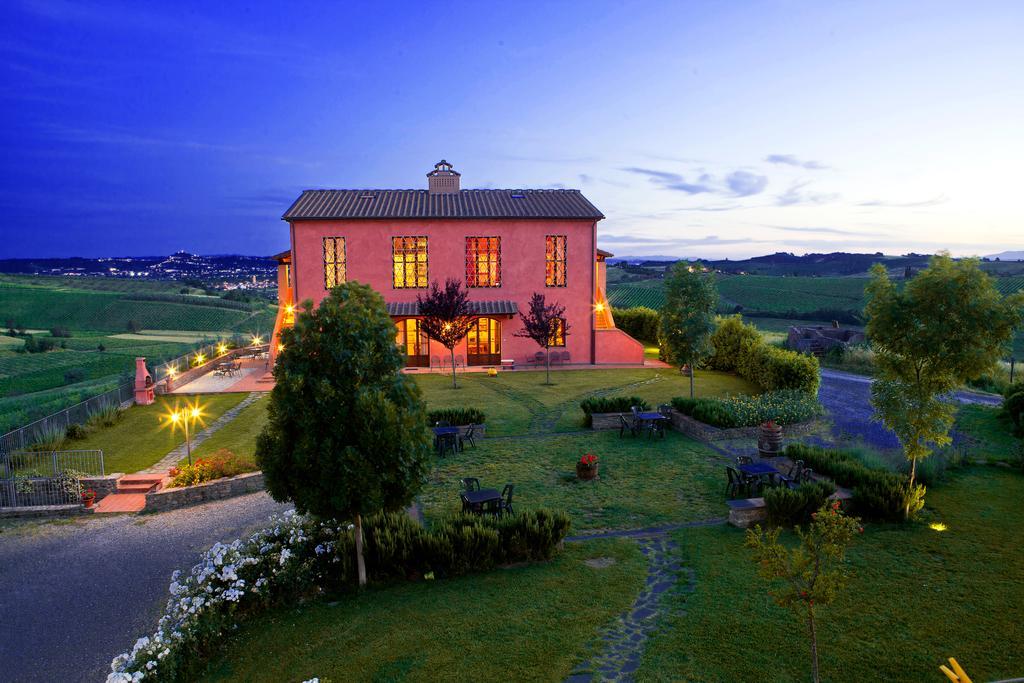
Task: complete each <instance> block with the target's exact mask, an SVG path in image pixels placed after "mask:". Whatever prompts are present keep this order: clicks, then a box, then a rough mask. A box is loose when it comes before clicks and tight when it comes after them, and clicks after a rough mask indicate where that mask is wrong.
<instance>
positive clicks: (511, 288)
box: [291, 219, 643, 363]
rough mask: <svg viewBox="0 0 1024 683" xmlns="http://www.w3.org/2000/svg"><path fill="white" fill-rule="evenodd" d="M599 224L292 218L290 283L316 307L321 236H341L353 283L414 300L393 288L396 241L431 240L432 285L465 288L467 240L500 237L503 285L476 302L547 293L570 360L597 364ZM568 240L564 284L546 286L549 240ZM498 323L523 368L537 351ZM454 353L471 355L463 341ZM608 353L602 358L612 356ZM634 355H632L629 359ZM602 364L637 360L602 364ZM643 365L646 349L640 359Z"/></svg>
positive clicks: (478, 294) (509, 353)
mask: <svg viewBox="0 0 1024 683" xmlns="http://www.w3.org/2000/svg"><path fill="white" fill-rule="evenodd" d="M595 233H596V224H595V223H594V222H593V221H586V220H520V219H498V220H468V219H459V220H427V219H424V220H421V219H415V220H395V219H387V220H356V221H346V220H330V221H295V222H294V223H292V229H291V247H292V262H293V268H294V271H293V283H292V284H293V286H294V289H295V300H296V301H297V302H302V301H304V300H306V299H311V300H313V302H314V303H318V302H319V301H320V300H321V299H322V298H323V297H324V296H325V295H326V294H327V290H326V289H325V287H324V273H323V252H322V249H323V242H322V238H324V237H344V238H345V248H346V257H347V265H348V279H349V280H350V281H352V280H355V281H358V282H363V283H366V284H369V285H370V286H372V287H373V288H374V289H376V290H377V291H379V292H380V293H381V294H383V296H384V299H385V300H386V301H415V300H416V295H417V294H419V293H422V292H423V291H424V290H422V289H395V288H394V287H393V286H392V260H391V238H392V237H399V236H420V235H425V236H426V237H427V238H428V241H427V244H428V246H427V249H428V255H429V256H428V259H429V261H428V263H429V265H428V274H427V275H428V280H429V281H430V282H433V281H434V280H437V281H439V282H442V283H443V282H444V280H445V278H448V277H455V278H458V279H459V280H462V281H463V283H465V276H466V241H465V238H466V237H473V236H479V237H490V236H498V237H501V286H500V287H482V288H472V289H470V290H469V292H470V298H471V299H472V300H476V301H486V300H498V299H507V300H511V301H514V302H516V304H517V305H518V306H519V308H520V310H524V309H525V307H526V305H527V303H528V301H529V299H530V296H531V295H532V294H533V293H534V292H543V293H544V294H545V295H546V296H547V300H548V301H549V302H551V301H557V302H558V303H560V304H562V305H563V306H565V307H566V319H567V320H568V323H569V325H570V328H571V329H570V331H569V335H568V337H567V338H566V347H565V348H564V349H561V350H563V351H568V352H569V353H570V357H571V362H572V363H592V362H594V361H595V358H594V352H595V347H594V329H593V325H594V321H593V308H592V307H593V303H594V288H595V277H596V269H595V267H594V260H595V241H596V234H595ZM545 235H566V236H567V243H566V244H567V252H568V257H567V263H566V266H567V286H566V287H546V286H545V285H544V274H545V268H544V237H545ZM500 320H501V356H502V358H511V359H514V360H515V361H516V362H517V363H523V362H525V361H526V359H527V358H528V357H531V356H533V355H534V354H535V353H536V352H537V351H538V350H539V347H538V346H537V345H536V344H534V343H533V342H532V341H531V340H529V339H524V338H520V337H516V336H514V333H515V332H517V331H519V330H520V328H521V324H520V322H519V318H518V316H516V317H514V318H512V319H508V318H500ZM446 353H447V350H446V349H444V348H443V347H442V346H441V345H440V344H437V343H436V342H431V343H430V355H431V356H442V355H445V354H446ZM456 353H457V354H459V355H462V356H463V357H465V356H466V347H465V342H463V344H462V345H461V348H459V349H456ZM614 353H615V351H614V350H611V349H609V350H608V351H607V352H604V353H602V356H605V357H611V356H612V355H614ZM627 355H628V356H629V357H631V358H632V357H634V356H636V353H635V351H634V352H631V353H629V354H627ZM601 362H623V363H625V362H634V361H632V360H619V361H615V360H604V361H601ZM637 362H640V363H642V362H643V349H642V347H641V349H640V355H639V361H637Z"/></svg>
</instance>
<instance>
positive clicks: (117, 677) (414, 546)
mask: <svg viewBox="0 0 1024 683" xmlns="http://www.w3.org/2000/svg"><path fill="white" fill-rule="evenodd" d="M363 526H364V533H365V535H366V543H365V548H364V550H365V558H366V566H367V572H368V574H369V576H370V578H371V579H373V580H376V581H385V580H401V579H409V578H417V577H424V576H426V577H434V576H436V577H439V578H440V577H446V576H448V577H451V576H459V575H462V574H466V573H469V572H474V571H482V570H487V569H491V568H492V567H494V566H496V565H499V564H506V563H512V562H522V561H529V560H545V559H550V557H551V556H552V555H553V554H554V553H555V550H556V549H557V548H558V547H559V546H560V544H561V542H562V540H563V539H564V538H565V536H566V534H567V533H568V531H569V519H568V517H566V516H565V515H564V514H561V513H551V512H548V511H545V510H537V511H535V512H529V513H519V514H517V515H506V516H503V517H500V518H483V517H477V516H456V517H452V518H448V519H444V520H441V521H439V522H437V523H435V524H434V525H433V526H432V527H431V529H430V530H429V531H428V530H426V529H424V528H423V527H421V526H419V525H418V524H416V523H415V522H414V521H412V520H411V519H410V518H409V517H408V515H406V514H404V513H395V514H387V515H373V516H370V517H367V518H366V520H365V522H364V525H363ZM354 546H355V539H354V536H353V533H352V529H351V526H349V525H340V524H338V523H336V522H331V521H318V520H314V519H311V518H308V517H305V516H302V515H296V514H294V513H286V514H285V515H284V516H282V517H278V518H275V519H273V520H272V524H271V525H270V526H268V527H266V528H264V529H261V530H259V531H257V532H255V533H253V534H252V535H251V536H249V537H248V538H247V539H245V540H241V539H238V540H235V541H234V542H233V543H231V544H230V545H225V544H222V543H217V544H215V545H214V546H213V547H212V548H210V550H208V551H207V552H206V553H205V555H204V556H203V558H202V561H201V562H200V563H199V564H197V565H196V566H194V567H193V568H192V570H191V572H189V574H188V575H187V576H184V577H183V576H182V574H181V572H175V573H174V574H173V575H172V577H171V585H170V593H171V597H170V599H169V600H168V601H167V607H166V608H165V611H164V615H163V616H162V617H161V618H160V621H159V624H158V626H157V630H156V632H155V633H154V634H153V635H152V636H147V637H143V638H139V640H138V641H136V643H135V645H134V647H133V648H132V649H131V651H130V652H126V653H124V654H122V655H119V656H117V657H115V658H114V660H113V661H112V662H111V665H110V666H111V671H112V673H111V674H110V675H109V676H108V677H107V682H108V683H125V682H128V681H138V680H143V679H144V680H147V681H150V680H155V681H178V680H191V679H192V678H194V675H195V673H196V672H197V671H199V670H201V668H202V665H203V663H204V662H205V661H206V658H207V657H208V656H209V655H210V654H211V653H212V652H213V650H214V649H215V648H216V646H217V645H218V643H219V642H220V640H221V639H222V637H223V635H224V633H225V632H227V631H228V630H230V629H233V628H234V627H235V625H236V624H237V623H238V621H239V619H240V618H243V617H247V616H252V615H255V614H258V613H259V612H261V611H263V610H265V609H267V608H268V607H271V606H275V605H281V604H294V603H295V602H296V601H298V600H301V599H304V598H311V597H317V596H321V595H324V594H331V593H338V592H340V591H344V590H349V589H351V588H352V587H354V584H355V552H354Z"/></svg>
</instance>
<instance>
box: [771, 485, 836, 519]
mask: <svg viewBox="0 0 1024 683" xmlns="http://www.w3.org/2000/svg"><path fill="white" fill-rule="evenodd" d="M835 492H836V487H835V485H834V484H832V483H831V482H828V481H816V482H804V483H803V484H800V486H798V487H796V488H795V489H790V488H786V487H785V486H775V487H772V488H770V489H767V490H766V491H765V492H764V504H765V507H766V508H767V509H768V523H769V524H771V525H773V526H794V525H796V524H805V523H807V522H810V521H811V515H812V514H813V513H814V512H816V511H817V510H819V509H821V506H822V505H824V504H825V501H826V500H828V497H829V496H831V495H832V494H833V493H835Z"/></svg>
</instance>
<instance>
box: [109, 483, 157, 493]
mask: <svg viewBox="0 0 1024 683" xmlns="http://www.w3.org/2000/svg"><path fill="white" fill-rule="evenodd" d="M158 485H159V484H158V483H157V484H149V483H145V482H143V483H138V484H124V483H121V482H117V492H118V493H149V492H150V491H155V490H156V489H157V486H158Z"/></svg>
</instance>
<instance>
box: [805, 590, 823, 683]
mask: <svg viewBox="0 0 1024 683" xmlns="http://www.w3.org/2000/svg"><path fill="white" fill-rule="evenodd" d="M807 629H808V631H809V632H810V636H811V673H812V674H813V676H814V683H821V676H819V675H818V633H817V631H815V630H814V608H813V607H810V606H808V607H807Z"/></svg>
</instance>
